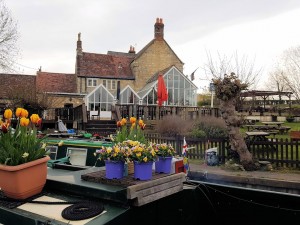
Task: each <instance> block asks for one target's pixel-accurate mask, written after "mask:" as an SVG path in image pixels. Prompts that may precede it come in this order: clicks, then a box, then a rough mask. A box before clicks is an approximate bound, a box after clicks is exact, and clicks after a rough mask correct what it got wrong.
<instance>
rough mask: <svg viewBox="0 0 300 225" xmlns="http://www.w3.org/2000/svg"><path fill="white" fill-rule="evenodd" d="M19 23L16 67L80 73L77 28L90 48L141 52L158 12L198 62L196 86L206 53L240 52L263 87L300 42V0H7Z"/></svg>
mask: <svg viewBox="0 0 300 225" xmlns="http://www.w3.org/2000/svg"><path fill="white" fill-rule="evenodd" d="M4 1H5V3H6V6H7V8H8V9H9V10H10V11H11V14H12V16H13V18H14V20H15V21H16V22H17V24H18V30H19V33H20V38H19V40H18V47H19V49H20V57H19V59H17V62H16V67H15V72H16V73H20V74H32V75H34V74H36V71H37V70H38V69H39V68H40V67H41V69H42V71H45V72H55V73H75V56H76V41H77V37H78V36H77V35H78V33H79V32H80V33H81V40H82V47H83V51H85V52H92V53H100V54H106V53H107V51H119V52H128V51H129V48H130V45H132V46H134V47H135V50H136V51H137V52H138V51H140V50H141V49H142V48H143V47H144V46H145V45H146V44H148V43H149V42H150V41H151V40H152V39H153V38H154V23H155V21H156V18H162V19H163V22H164V25H165V27H164V38H165V40H166V41H167V42H168V44H169V45H170V46H171V48H172V49H173V51H174V52H175V53H176V54H177V56H178V57H179V58H180V59H181V61H183V62H184V70H183V73H184V74H185V75H190V74H191V73H192V72H193V71H194V70H195V69H197V68H199V69H198V70H197V71H196V72H195V80H194V81H193V82H194V83H195V85H196V86H197V87H198V92H201V91H203V90H205V89H206V88H207V87H208V86H209V83H210V79H211V78H210V77H208V76H206V75H205V73H204V71H203V70H202V68H203V65H204V64H206V63H207V53H209V54H211V55H212V57H213V58H214V57H217V54H220V55H226V56H229V57H230V56H231V55H232V54H234V53H235V52H236V53H238V54H239V55H240V56H246V57H247V58H248V60H249V61H251V62H254V65H255V68H256V69H257V70H261V73H260V77H261V79H260V83H259V85H260V86H259V87H258V89H262V88H264V87H265V84H266V82H267V80H268V78H267V76H268V73H269V72H270V71H271V70H272V68H274V65H275V64H276V62H277V61H278V60H279V58H280V55H281V54H282V53H283V51H284V50H286V49H288V48H292V47H296V46H300V29H299V21H300V1H299V0H209V1H208V0H185V1H182V0H181V1H180V0H163V1H162V0H143V1H140V0H84V1H82V0H63V1H61V0H26V1H20V0H4Z"/></svg>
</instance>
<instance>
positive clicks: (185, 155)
mask: <svg viewBox="0 0 300 225" xmlns="http://www.w3.org/2000/svg"><path fill="white" fill-rule="evenodd" d="M187 151H188V147H187V143H186V141H185V137H183V146H182V157H183V165H184V168H185V169H186V170H188V168H189V162H188V157H187Z"/></svg>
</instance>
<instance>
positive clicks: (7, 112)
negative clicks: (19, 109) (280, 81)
mask: <svg viewBox="0 0 300 225" xmlns="http://www.w3.org/2000/svg"><path fill="white" fill-rule="evenodd" d="M12 115H13V112H12V111H11V109H6V110H5V111H4V118H6V119H11V118H12Z"/></svg>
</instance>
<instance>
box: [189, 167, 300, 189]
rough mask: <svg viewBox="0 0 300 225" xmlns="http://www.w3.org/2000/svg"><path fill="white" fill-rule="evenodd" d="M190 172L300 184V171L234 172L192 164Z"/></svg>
mask: <svg viewBox="0 0 300 225" xmlns="http://www.w3.org/2000/svg"><path fill="white" fill-rule="evenodd" d="M190 171H193V172H199V173H205V174H208V175H209V174H218V175H228V176H236V177H247V178H260V179H272V180H281V181H291V182H297V183H299V184H300V170H299V171H296V172H290V171H288V172H286V171H285V172H283V171H276V170H273V171H241V170H238V171H234V170H229V169H223V168H222V167H221V166H207V165H206V164H205V163H202V164H200V163H199V164H195V163H190Z"/></svg>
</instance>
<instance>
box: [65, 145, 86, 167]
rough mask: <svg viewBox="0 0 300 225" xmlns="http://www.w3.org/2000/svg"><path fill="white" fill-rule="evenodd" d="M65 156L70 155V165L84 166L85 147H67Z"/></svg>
mask: <svg viewBox="0 0 300 225" xmlns="http://www.w3.org/2000/svg"><path fill="white" fill-rule="evenodd" d="M66 156H67V157H70V163H71V164H72V165H78V166H85V165H86V157H87V149H86V148H74V147H68V148H67V155H66Z"/></svg>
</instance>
